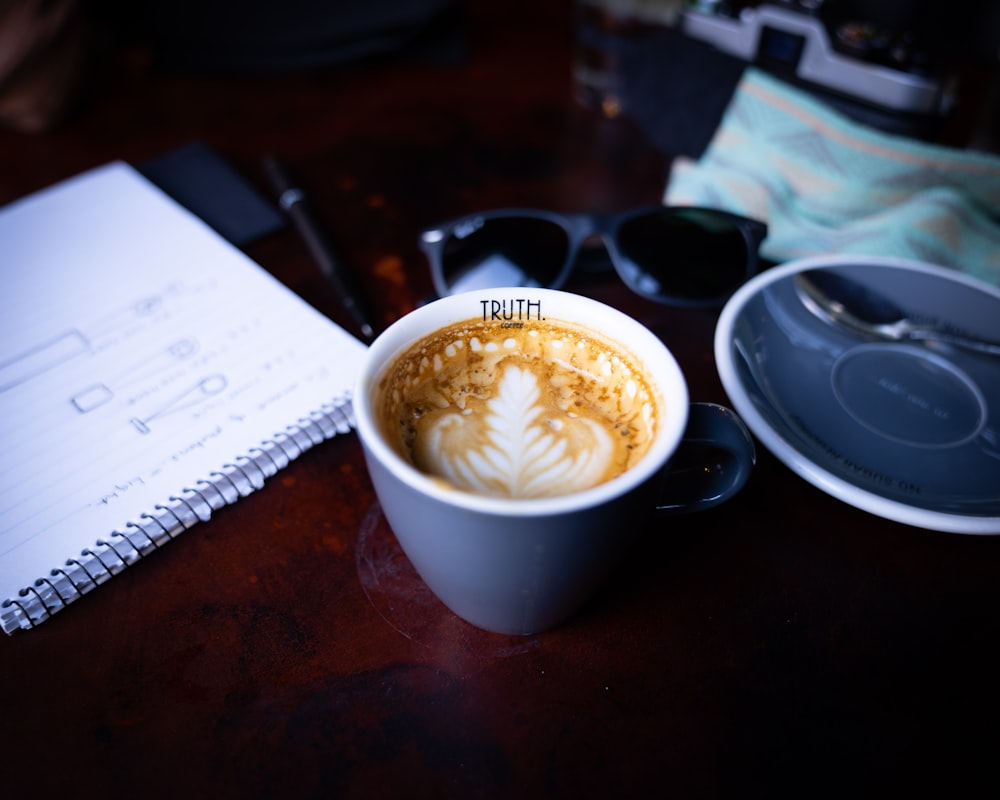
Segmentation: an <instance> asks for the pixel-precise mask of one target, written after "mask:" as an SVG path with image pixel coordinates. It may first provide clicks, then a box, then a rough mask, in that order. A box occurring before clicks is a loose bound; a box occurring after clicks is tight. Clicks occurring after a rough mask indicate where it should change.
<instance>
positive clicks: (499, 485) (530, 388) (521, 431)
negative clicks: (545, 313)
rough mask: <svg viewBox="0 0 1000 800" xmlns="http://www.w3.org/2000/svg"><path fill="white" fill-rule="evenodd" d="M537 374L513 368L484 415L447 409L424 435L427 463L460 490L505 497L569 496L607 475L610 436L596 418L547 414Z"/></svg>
mask: <svg viewBox="0 0 1000 800" xmlns="http://www.w3.org/2000/svg"><path fill="white" fill-rule="evenodd" d="M540 399H541V392H540V390H539V386H538V378H537V376H536V375H535V374H534V373H533V372H531V371H530V370H528V369H521V368H519V367H516V366H509V367H508V368H507V369H506V370H505V371H504V374H503V376H502V378H501V379H500V380H499V381H498V383H497V393H496V395H495V396H494V397H492V398H491V399H490V400H489V401H488V412H487V413H486V414H484V415H481V416H477V415H471V414H469V415H466V414H462V413H460V412H454V413H449V414H444V415H442V416H441V417H440V418H439V419H438V420H437V421H436V422H435V423H434V425H433V426H431V428H430V430H429V431H428V433H429V435H428V436H426V437H425V438H424V440H423V444H422V446H421V447H420V452H419V453H418V454H417V455H418V460H419V461H420V462H421V463H422V465H423V466H424V468H426V469H429V470H430V471H432V472H434V473H436V474H438V475H439V476H441V477H443V478H446V479H447V480H449V481H450V482H451V483H453V484H454V485H456V486H458V487H459V488H461V489H467V490H469V491H473V492H479V493H485V494H492V495H503V496H508V497H521V498H527V497H543V496H550V495H557V494H566V493H569V492H574V491H579V490H581V489H586V488H588V487H590V486H593V485H595V484H597V483H599V482H600V481H601V480H603V478H604V476H605V474H606V472H607V470H608V467H609V465H610V463H611V459H612V456H613V443H612V440H611V436H612V434H610V433H609V432H608V431H607V430H605V429H604V428H603V427H602V426H601V425H599V424H598V423H597V422H594V421H593V420H589V419H585V418H582V417H572V416H565V415H561V416H560V417H558V418H553V417H551V415H547V414H546V412H545V409H544V407H543V405H542V404H541V402H540Z"/></svg>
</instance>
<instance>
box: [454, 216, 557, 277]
mask: <svg viewBox="0 0 1000 800" xmlns="http://www.w3.org/2000/svg"><path fill="white" fill-rule="evenodd" d="M568 253H569V236H568V235H567V233H566V231H565V230H564V229H563V228H562V226H560V225H558V224H556V223H555V222H551V221H549V220H545V219H538V218H535V217H519V216H511V217H494V218H482V217H472V218H470V219H469V220H467V221H464V222H462V223H460V224H459V225H458V226H456V228H455V230H454V232H453V233H452V234H451V235H450V236H449V237H448V239H447V240H446V241H445V243H444V246H443V248H442V252H441V261H440V264H441V273H442V276H441V277H442V279H443V283H444V286H445V287H446V288H447V289H448V291H449V292H452V293H454V292H465V291H470V290H472V289H490V288H494V287H498V286H552V285H553V283H554V282H555V280H556V279H557V277H558V276H559V274H560V272H561V271H562V268H563V265H564V264H565V262H566V258H567V255H568Z"/></svg>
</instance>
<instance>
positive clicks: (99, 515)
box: [0, 162, 365, 633]
mask: <svg viewBox="0 0 1000 800" xmlns="http://www.w3.org/2000/svg"><path fill="white" fill-rule="evenodd" d="M364 352H365V346H364V345H363V344H362V343H361V342H359V341H358V340H357V339H355V338H354V337H353V336H351V335H350V334H349V333H347V332H346V331H345V330H343V329H341V328H340V327H338V326H337V325H336V324H334V323H333V322H332V321H331V320H329V319H328V318H326V317H325V316H323V315H322V314H320V313H319V312H318V311H316V310H315V309H313V308H312V307H311V306H309V305H308V304H307V303H305V302H304V301H303V300H302V299H300V298H299V297H298V296H297V295H295V294H294V293H293V292H291V291H290V290H288V289H287V288H286V287H284V286H283V285H282V284H281V283H280V282H278V281H277V280H276V279H274V278H273V277H272V276H271V275H269V274H268V273H267V272H266V271H265V270H263V269H262V268H261V267H260V266H258V265H257V264H255V263H254V262H253V261H251V260H250V259H249V258H248V257H247V256H245V255H244V254H243V253H242V251H240V250H238V249H237V248H236V247H234V246H233V245H231V244H230V243H229V242H228V241H226V240H225V239H224V238H222V237H221V236H220V235H219V234H217V233H216V232H215V231H213V230H212V229H211V228H210V227H208V225H206V224H205V223H204V222H203V221H202V220H201V219H199V218H198V217H196V216H194V215H193V214H191V213H190V212H188V211H187V210H186V209H185V208H183V207H182V206H180V205H179V204H177V203H176V202H175V201H173V200H172V199H170V198H169V197H168V196H167V195H166V194H164V193H163V192H162V191H160V190H159V189H158V188H156V187H155V186H154V185H153V184H152V183H150V182H149V181H147V180H146V179H145V178H144V177H142V176H141V175H140V174H139V173H138V172H137V171H136V170H135V169H133V168H132V167H130V166H128V165H126V164H124V163H117V162H116V163H113V164H109V165H106V166H103V167H99V168H97V169H94V170H92V171H89V172H86V173H84V174H82V175H79V176H76V177H74V178H71V179H70V180H68V181H66V182H64V183H61V184H58V185H56V186H53V187H50V188H48V189H46V190H43V191H41V192H39V193H37V194H34V195H31V196H29V197H27V198H24V199H22V200H20V201H17V202H15V203H12V204H10V205H8V206H6V207H5V208H2V209H0V625H2V628H3V630H4V631H5V632H6V633H12V632H13V631H15V630H18V629H23V628H31V627H33V626H35V625H37V624H39V623H40V622H42V621H44V620H46V619H48V618H49V617H50V616H52V614H54V613H56V612H57V611H59V610H60V609H63V608H65V607H66V606H67V605H69V604H70V603H72V602H73V601H75V600H77V599H78V598H80V597H81V596H82V595H84V594H86V593H87V592H89V591H90V590H91V589H94V588H95V587H97V586H99V585H100V584H101V583H103V582H105V581H107V580H108V579H109V578H110V577H112V576H113V575H115V574H117V573H118V572H120V571H122V570H123V569H125V568H126V567H127V566H129V565H130V564H133V563H134V562H136V561H137V560H139V559H140V558H143V557H145V556H147V555H149V554H150V553H152V552H153V551H155V550H157V549H158V548H160V547H162V546H163V545H164V544H165V543H166V542H168V541H170V540H171V539H173V538H174V537H175V536H177V534H179V533H180V532H182V531H184V530H186V529H188V528H190V527H191V526H193V525H195V524H197V523H198V522H203V521H205V520H207V519H208V518H209V517H210V516H211V515H212V513H213V512H214V511H217V510H219V509H221V508H223V507H224V506H226V505H229V504H231V503H234V502H236V501H237V500H239V498H240V497H243V496H245V495H247V494H249V493H251V492H253V491H254V490H256V489H259V488H261V487H262V486H263V484H264V481H265V480H266V479H267V478H268V477H270V476H271V475H273V474H274V473H276V472H277V471H278V470H280V469H282V468H283V467H284V466H286V465H287V464H288V463H289V462H290V461H291V460H293V459H295V458H296V457H297V456H298V455H299V454H301V453H303V452H304V451H305V450H308V449H309V448H310V447H312V446H313V445H316V444H318V443H320V442H322V441H324V440H326V439H328V438H330V437H332V436H335V435H337V434H338V433H346V432H348V431H349V430H350V429H351V427H352V425H353V417H352V412H351V406H350V390H351V387H352V385H353V381H354V377H355V375H356V373H357V369H358V367H359V365H360V360H361V358H362V356H363V354H364Z"/></svg>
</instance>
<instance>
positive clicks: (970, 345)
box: [795, 269, 1000, 355]
mask: <svg viewBox="0 0 1000 800" xmlns="http://www.w3.org/2000/svg"><path fill="white" fill-rule="evenodd" d="M795 291H796V293H797V294H798V295H799V298H800V299H801V300H802V303H803V305H805V307H806V308H808V309H809V310H810V311H811V312H812V313H813V314H815V315H816V316H818V317H820V318H821V319H824V320H826V321H827V322H831V323H833V324H835V325H843V326H844V327H846V328H850V329H851V330H854V331H856V332H858V333H860V334H863V335H865V336H869V337H873V338H877V339H885V340H888V341H894V342H906V341H923V342H929V341H933V342H943V343H945V344H950V345H953V346H955V347H962V348H965V349H966V350H972V351H974V352H977V353H988V354H990V355H1000V343H997V342H990V341H985V340H982V339H974V338H972V337H971V336H963V335H962V334H957V333H952V332H951V331H945V330H941V329H940V328H935V327H933V326H930V325H921V324H919V323H917V322H914V321H913V320H910V319H908V318H907V317H906V314H905V313H904V312H903V310H902V309H900V308H899V307H898V306H896V305H895V304H894V303H893V302H892V301H891V300H890V299H889V298H887V297H885V296H884V295H882V294H879V293H878V292H876V291H874V290H872V289H869V288H868V287H867V286H863V285H862V284H860V283H858V282H857V281H854V280H852V279H850V278H847V277H845V276H844V275H841V274H838V273H837V272H835V271H833V270H827V269H815V270H809V271H808V272H800V273H799V274H798V275H796V276H795Z"/></svg>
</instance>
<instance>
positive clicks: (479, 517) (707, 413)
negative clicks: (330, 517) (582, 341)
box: [354, 287, 755, 634]
mask: <svg viewBox="0 0 1000 800" xmlns="http://www.w3.org/2000/svg"><path fill="white" fill-rule="evenodd" d="M511 301H522V303H521V305H520V306H516V307H520V308H525V307H527V306H526V304H527V303H528V302H530V303H531V304H532V305H531V308H533V309H535V314H534V315H532V317H531V319H528V320H527V321H525V322H524V324H525V325H527V326H532V325H534V326H544V325H545V324H546V322H545V318H548V319H550V320H552V319H555V320H562V321H565V322H570V323H575V324H576V325H582V326H585V327H588V328H590V329H592V330H595V331H598V332H599V333H600V334H602V335H603V337H604V338H605V339H610V340H612V341H613V342H616V343H619V344H620V345H621V346H622V348H623V349H624V350H625V351H627V352H628V353H631V354H632V355H633V356H634V357H635V359H636V360H637V362H638V363H640V364H641V369H642V370H643V373H644V374H645V376H646V379H647V382H648V383H649V384H651V385H652V386H653V387H655V391H656V392H657V393H658V394H659V397H660V414H659V422H658V425H657V430H656V433H655V436H654V439H653V441H652V443H651V445H650V447H649V450H648V451H647V452H646V454H645V455H644V456H643V458H642V459H641V460H640V461H639V462H638V463H637V464H635V465H634V466H632V467H631V468H630V469H628V470H627V471H626V472H624V473H623V474H621V475H619V476H618V477H615V478H613V479H611V480H609V481H606V482H604V483H601V484H599V485H597V486H594V487H592V488H589V489H585V490H583V491H577V492H573V493H570V494H564V495H559V496H552V497H542V498H532V499H516V498H506V497H496V496H489V495H484V494H476V493H472V492H468V491H462V490H458V489H456V488H453V487H448V486H445V485H443V484H442V482H441V481H440V480H438V479H434V478H432V477H430V476H428V475H426V474H424V473H422V472H421V471H419V470H418V469H416V468H415V467H414V466H413V465H412V464H411V463H410V462H409V461H408V460H406V459H405V458H403V457H402V456H401V455H400V454H399V453H397V452H396V451H395V450H394V449H393V448H392V447H391V446H390V445H389V444H388V443H387V441H386V438H385V436H384V435H383V433H382V432H381V431H380V428H379V423H378V414H377V410H376V402H377V399H378V390H377V387H378V384H379V380H380V378H381V377H382V375H383V373H384V372H385V370H386V368H387V367H388V366H389V365H391V364H392V363H393V362H394V361H395V360H396V358H397V357H398V356H399V355H401V354H402V353H403V352H405V351H406V350H407V349H409V348H410V347H411V346H412V345H413V344H415V343H416V342H418V341H420V340H421V339H423V338H424V337H426V336H427V335H429V334H431V333H434V332H435V331H438V330H439V329H441V328H444V327H446V326H448V325H451V324H453V323H457V322H462V321H464V320H469V319H472V318H476V317H479V318H481V317H482V315H483V314H484V313H487V314H491V313H493V309H494V308H496V306H495V303H504V302H506V305H503V306H502V307H503V308H504V309H512V308H515V303H512V302H511ZM692 412H694V413H692ZM354 413H355V417H356V420H357V430H358V434H359V436H360V439H361V443H362V446H363V448H364V454H365V459H366V463H367V466H368V470H369V472H370V474H371V478H372V482H373V484H374V487H375V491H376V494H377V496H378V499H379V502H380V504H381V507H382V510H383V512H384V513H385V516H386V519H387V520H388V523H389V526H390V527H391V528H392V530H393V532H394V534H395V535H396V538H397V539H398V541H399V544H400V546H401V547H402V549H403V551H404V552H405V553H406V555H407V557H408V558H409V559H410V561H411V562H412V564H413V566H414V567H415V569H416V570H417V572H418V573H419V575H420V576H421V578H422V579H423V580H424V582H425V583H426V584H427V585H428V586H429V587H430V589H431V590H432V591H433V592H434V594H435V595H436V596H437V597H438V598H439V599H440V600H441V601H442V602H443V603H444V604H445V605H446V606H448V608H450V609H451V610H452V611H453V612H454V613H456V614H457V615H458V616H460V617H462V618H463V619H465V620H467V621H468V622H470V623H472V624H473V625H476V626H478V627H480V628H484V629H486V630H491V631H496V632H498V633H505V634H531V633H537V632H541V631H543V630H546V629H548V628H551V627H553V626H555V625H557V624H559V623H560V622H562V621H564V620H565V619H566V618H567V617H569V616H570V615H572V614H573V613H574V612H576V611H577V610H579V609H580V607H581V606H582V605H583V604H584V603H585V602H586V601H587V599H588V598H589V597H590V596H591V595H592V594H593V592H594V591H595V589H596V588H597V587H598V586H599V585H600V584H601V583H602V582H603V581H604V580H605V579H606V578H607V576H608V574H609V572H610V571H611V570H612V569H613V568H614V566H615V565H616V563H617V562H618V561H619V559H620V557H621V556H622V554H623V553H624V552H625V551H626V550H627V549H628V547H629V545H630V544H631V543H632V541H633V535H632V534H633V532H634V531H635V529H637V528H639V527H640V525H639V524H637V523H638V521H640V520H642V519H643V518H644V517H646V516H648V514H649V513H651V512H654V511H656V510H657V509H658V508H659V509H660V511H661V512H669V511H678V510H680V511H691V510H698V509H700V508H703V507H709V506H712V505H715V504H717V503H719V502H722V501H723V500H726V499H728V498H729V497H731V496H732V495H733V494H735V493H736V492H737V491H738V490H739V489H740V488H741V487H742V486H743V484H744V483H745V481H746V479H747V476H748V475H749V472H750V470H751V469H752V465H753V463H754V457H755V456H754V449H753V443H752V440H751V438H750V435H749V433H748V432H747V431H746V429H745V428H744V427H743V424H742V422H741V421H740V420H739V418H738V417H736V415H735V414H733V413H732V412H731V411H728V409H725V408H722V407H721V406H714V405H703V404H691V403H690V401H689V399H688V391H687V386H686V383H685V380H684V376H683V374H682V373H681V369H680V367H679V366H678V364H677V362H676V360H675V359H674V357H673V356H672V355H671V353H670V352H669V350H667V348H666V347H665V346H664V345H663V343H662V342H661V341H660V340H659V339H658V338H657V337H656V336H655V335H654V334H653V333H652V332H651V331H649V329H647V328H646V327H645V326H643V325H642V324H640V323H639V322H637V321H635V320H634V319H632V318H631V317H629V316H627V315H625V314H623V313H621V312H619V311H617V310H615V309H613V308H611V307H609V306H606V305H604V304H602V303H599V302H596V301H594V300H591V299H588V298H585V297H582V296H579V295H575V294H571V293H568V292H561V291H554V290H550V289H532V288H523V287H520V288H516V289H489V290H485V291H475V292H466V293H463V294H458V295H453V296H450V297H446V298H443V299H440V300H436V301H434V302H432V303H430V304H428V305H425V306H423V307H421V308H418V309H416V310H415V311H412V312H411V313H409V314H407V315H406V316H404V317H403V318H401V319H400V320H398V321H397V322H396V323H394V324H393V325H392V326H390V327H389V328H388V329H387V330H386V331H385V332H384V333H382V334H381V335H380V336H379V337H378V338H377V339H376V340H375V341H374V342H373V343H372V345H371V347H370V348H369V350H368V354H367V357H366V358H365V361H364V364H363V366H362V369H361V373H360V376H359V378H358V381H357V384H356V387H355V391H354ZM689 424H690V425H691V428H692V429H693V430H689V439H690V440H691V442H693V444H695V445H697V444H699V443H700V444H702V445H705V446H706V447H705V448H703V449H701V450H697V451H694V452H696V455H695V456H694V458H695V460H697V459H699V458H700V459H702V463H697V464H695V465H693V466H694V468H693V469H683V470H680V471H681V472H683V473H684V474H683V475H682V476H680V478H681V479H680V480H673V478H674V477H675V476H674V475H673V473H672V470H671V469H670V468H665V467H666V465H667V464H668V462H669V461H670V460H671V458H672V456H675V454H676V453H677V452H678V447H679V445H681V444H682V440H684V439H685V432H686V430H688V428H689ZM691 442H689V443H691ZM686 460H688V461H689V460H690V454H689V455H688V457H687V458H686ZM688 466H691V465H690V464H689V465H688ZM692 475H694V476H697V479H696V480H695V481H694V482H693V483H692V481H691V476H692ZM663 492H666V493H667V494H670V495H671V499H670V500H668V501H662V500H660V499H659V498H660V497H661V496H662V493H663Z"/></svg>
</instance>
